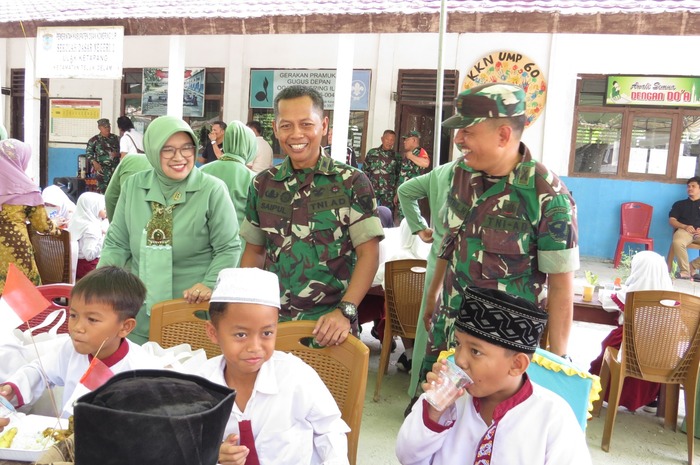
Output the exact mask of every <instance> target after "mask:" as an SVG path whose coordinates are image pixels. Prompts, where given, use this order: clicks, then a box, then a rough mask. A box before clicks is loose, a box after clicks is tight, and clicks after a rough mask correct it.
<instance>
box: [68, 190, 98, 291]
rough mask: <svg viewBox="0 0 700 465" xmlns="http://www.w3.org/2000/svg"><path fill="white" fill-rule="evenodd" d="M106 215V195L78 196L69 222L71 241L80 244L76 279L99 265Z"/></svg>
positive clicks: (92, 193) (90, 194)
mask: <svg viewBox="0 0 700 465" xmlns="http://www.w3.org/2000/svg"><path fill="white" fill-rule="evenodd" d="M106 217H107V212H106V211H105V196H104V195H102V194H98V193H96V192H85V193H83V194H82V195H81V196H80V197H79V198H78V208H77V209H76V211H75V214H74V215H73V217H72V218H71V220H70V223H68V232H69V233H70V238H71V241H72V242H73V243H77V244H78V266H77V268H76V275H75V279H76V281H77V280H78V279H80V278H82V277H83V276H85V275H86V274H88V273H89V272H90V271H92V270H94V269H95V268H96V267H97V262H99V260H100V253H101V252H102V243H103V242H104V233H103V232H102V231H103V223H102V220H104V219H105V218H106Z"/></svg>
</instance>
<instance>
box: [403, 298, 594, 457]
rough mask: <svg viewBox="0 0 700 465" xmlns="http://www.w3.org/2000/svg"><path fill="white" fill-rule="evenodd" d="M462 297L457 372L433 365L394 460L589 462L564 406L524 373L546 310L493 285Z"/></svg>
mask: <svg viewBox="0 0 700 465" xmlns="http://www.w3.org/2000/svg"><path fill="white" fill-rule="evenodd" d="M463 296H464V300H463V302H462V305H461V307H460V309H459V312H458V314H457V317H456V320H455V329H456V331H455V339H456V348H455V354H454V360H455V362H454V363H455V365H456V367H455V368H456V369H457V370H460V371H464V373H465V376H464V377H463V376H461V375H459V372H458V371H456V370H455V368H453V367H452V365H451V363H452V362H450V361H448V360H446V359H444V360H440V361H438V362H437V363H435V364H434V365H433V371H432V372H430V373H428V374H427V380H426V381H427V382H426V383H425V384H423V389H424V390H425V391H426V392H425V393H424V394H423V395H422V396H421V398H419V400H418V402H416V403H415V405H414V406H413V410H412V411H411V413H410V414H409V415H408V417H406V420H404V423H403V425H402V426H401V429H400V430H399V435H398V438H397V440H396V455H397V457H398V458H399V462H401V464H402V465H409V464H410V465H414V464H416V465H417V464H427V463H430V464H432V465H441V464H453V463H455V457H459V458H460V459H459V460H460V461H462V462H463V463H489V464H491V465H545V464H557V465H567V464H568V465H573V464H576V465H590V464H591V457H590V454H589V453H588V447H587V445H586V438H585V436H584V434H583V430H582V429H581V427H580V426H579V424H578V421H577V420H576V417H575V416H574V413H573V411H572V410H571V408H570V407H569V406H568V404H567V403H566V401H565V400H564V399H563V398H561V397H559V396H558V395H557V394H555V393H553V392H551V391H549V390H547V389H545V388H543V387H541V386H538V385H536V384H534V383H532V382H531V381H530V379H529V377H528V376H527V374H526V372H525V371H526V370H527V367H528V365H529V364H530V359H531V358H532V354H533V353H534V352H535V349H536V348H537V344H538V342H539V338H540V334H541V333H542V330H543V329H544V325H545V323H546V321H547V314H546V313H545V312H543V311H542V310H540V309H539V308H538V306H537V305H536V304H534V303H532V302H529V301H528V300H526V299H523V298H520V297H516V296H513V295H510V294H508V293H506V292H503V291H499V290H495V289H483V288H478V287H468V288H467V289H465V290H464V292H463ZM455 373H457V374H455ZM466 377H468V378H470V379H471V380H473V382H472V383H471V384H470V383H468V382H466V381H465V380H466V379H467V378H466ZM465 382H466V384H464V383H465ZM436 400H437V402H436ZM440 401H443V402H440ZM496 433H498V434H496Z"/></svg>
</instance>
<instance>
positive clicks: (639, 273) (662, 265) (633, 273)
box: [590, 250, 673, 412]
mask: <svg viewBox="0 0 700 465" xmlns="http://www.w3.org/2000/svg"><path fill="white" fill-rule="evenodd" d="M625 286H626V289H625V290H624V291H623V292H618V293H616V294H613V295H612V300H613V301H614V302H615V303H616V304H617V306H618V307H619V308H620V311H624V310H625V300H626V296H627V293H628V292H633V291H670V290H673V283H672V282H671V277H670V276H669V274H668V265H667V264H666V259H665V258H664V257H662V256H661V255H659V254H657V253H656V252H652V251H647V250H645V251H642V252H637V253H636V254H635V255H634V257H633V258H632V268H631V270H630V276H629V278H627V281H625ZM621 344H622V325H620V326H618V327H617V328H615V329H613V330H612V331H611V332H610V334H608V336H607V337H606V338H605V339H604V340H603V343H602V346H603V350H602V352H601V353H600V355H599V356H598V358H596V359H595V360H593V361H592V362H591V369H590V372H591V373H593V374H595V375H598V374H600V367H601V365H602V363H603V354H604V353H605V349H606V348H607V347H614V348H616V349H619V348H620V345H621ZM660 387H661V385H660V384H658V383H651V382H649V381H643V380H641V379H636V378H626V379H625V383H624V384H623V386H622V393H621V394H620V405H621V406H623V407H626V408H627V409H628V410H630V411H632V412H633V411H635V410H637V409H638V408H639V407H641V406H643V405H648V404H650V403H652V402H654V400H656V398H657V396H658V395H659V388H660ZM605 400H607V393H605Z"/></svg>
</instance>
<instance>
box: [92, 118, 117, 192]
mask: <svg viewBox="0 0 700 465" xmlns="http://www.w3.org/2000/svg"><path fill="white" fill-rule="evenodd" d="M97 129H99V131H100V133H99V134H97V135H94V136H92V137H91V138H90V140H89V141H88V143H87V148H86V149H85V153H86V154H87V159H88V161H89V162H91V163H92V170H93V172H94V173H95V174H96V175H97V190H98V191H99V192H100V193H101V194H104V193H105V191H106V190H107V185H108V184H109V180H110V179H111V178H112V173H114V170H115V169H117V165H118V164H119V159H120V158H119V136H117V135H116V134H112V132H111V129H112V127H111V125H110V124H109V120H108V119H107V118H101V119H98V120H97Z"/></svg>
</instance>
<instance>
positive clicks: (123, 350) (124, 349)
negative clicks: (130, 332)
mask: <svg viewBox="0 0 700 465" xmlns="http://www.w3.org/2000/svg"><path fill="white" fill-rule="evenodd" d="M128 353H129V343H128V342H126V339H122V341H121V342H120V343H119V347H118V348H117V351H116V352H114V353H113V354H112V355H110V356H109V357H107V358H105V359H103V360H102V363H104V364H105V365H107V366H108V367H111V366H113V365H116V364H117V363H118V362H120V361H122V360H123V359H124V357H126V354H128ZM93 358H95V357H93V356H92V354H88V361H89V362H92V359H93Z"/></svg>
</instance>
